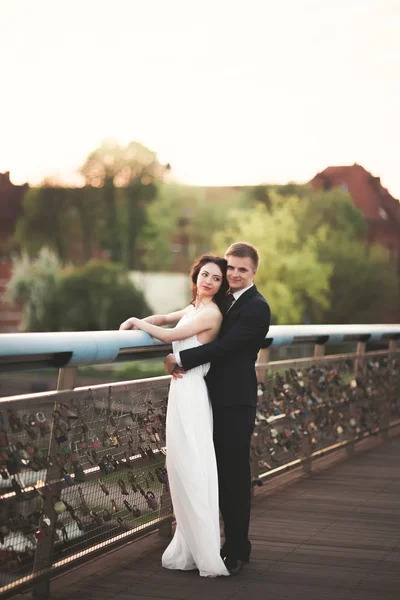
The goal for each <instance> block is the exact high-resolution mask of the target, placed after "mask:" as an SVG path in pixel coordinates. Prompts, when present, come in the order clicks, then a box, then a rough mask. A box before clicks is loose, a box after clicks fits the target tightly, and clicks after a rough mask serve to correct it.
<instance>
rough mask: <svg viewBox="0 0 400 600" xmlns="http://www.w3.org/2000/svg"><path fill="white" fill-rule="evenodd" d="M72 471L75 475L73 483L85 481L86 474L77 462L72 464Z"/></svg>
mask: <svg viewBox="0 0 400 600" xmlns="http://www.w3.org/2000/svg"><path fill="white" fill-rule="evenodd" d="M72 464H73V469H74V475H75V482H78V483H82V482H84V481H86V474H85V471H84V468H83V467H82V465H81V464H80V463H79V462H73V463H72Z"/></svg>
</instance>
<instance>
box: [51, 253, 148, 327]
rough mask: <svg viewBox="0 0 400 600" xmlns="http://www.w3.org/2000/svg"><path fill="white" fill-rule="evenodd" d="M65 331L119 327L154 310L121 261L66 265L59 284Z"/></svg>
mask: <svg viewBox="0 0 400 600" xmlns="http://www.w3.org/2000/svg"><path fill="white" fill-rule="evenodd" d="M58 297H59V301H60V314H61V315H62V319H60V323H59V327H60V330H63V331H97V330H105V329H106V330H109V329H118V328H119V326H120V324H121V323H122V321H125V320H126V319H127V318H128V317H130V316H132V315H135V316H137V317H141V318H142V317H145V316H146V315H148V314H149V313H150V312H151V309H150V307H149V306H148V304H147V303H146V300H145V298H144V296H143V294H142V292H140V291H138V290H137V289H136V288H135V286H134V285H133V283H132V282H131V281H130V279H129V274H128V272H127V271H126V270H125V269H124V268H123V267H122V265H117V264H112V263H104V262H100V261H90V262H88V263H87V264H86V265H85V266H83V267H81V268H78V269H77V268H71V269H67V270H66V271H65V272H64V274H63V277H62V278H61V281H60V285H59V287H58Z"/></svg>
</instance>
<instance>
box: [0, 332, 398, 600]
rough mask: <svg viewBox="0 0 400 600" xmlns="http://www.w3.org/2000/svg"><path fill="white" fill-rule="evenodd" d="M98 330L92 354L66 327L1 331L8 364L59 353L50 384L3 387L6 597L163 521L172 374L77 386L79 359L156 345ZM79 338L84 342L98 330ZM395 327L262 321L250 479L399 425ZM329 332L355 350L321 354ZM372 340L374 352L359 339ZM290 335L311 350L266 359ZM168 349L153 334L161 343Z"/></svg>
mask: <svg viewBox="0 0 400 600" xmlns="http://www.w3.org/2000/svg"><path fill="white" fill-rule="evenodd" d="M357 327H358V329H357ZM368 331H369V333H368ZM94 333H95V334H97V333H100V334H101V333H106V334H107V336H103V337H104V340H106V339H109V340H110V339H112V340H113V341H112V344H111V350H109V351H106V350H105V347H104V348H103V350H101V349H99V351H98V356H97V358H96V357H94V356H93V353H92V354H91V355H90V356H89V355H88V354H87V353H86V355H85V353H84V352H82V353H81V354H79V352H76V351H75V350H76V347H75V346H74V344H76V339H77V338H76V335H75V334H71V340H68V335H69V334H65V335H64V336H63V338H64V339H63V340H62V344H61V345H60V340H58V339H55V338H53V337H52V336H53V334H15V335H14V334H11V335H1V336H0V351H1V354H0V369H1V370H2V371H3V373H4V372H6V371H7V369H11V370H13V371H15V370H16V369H18V368H25V369H26V367H27V365H29V367H30V368H31V369H34V368H39V367H41V366H43V362H45V363H46V365H47V366H49V364H51V362H52V361H54V360H57V361H58V363H59V364H60V360H61V359H60V356H63V357H64V359H63V360H64V362H63V363H62V366H61V367H60V369H59V383H58V389H57V390H54V391H48V392H43V393H36V394H27V395H21V396H11V397H3V398H1V399H0V594H2V595H4V596H7V595H10V594H13V593H15V592H16V591H17V590H21V589H23V588H25V587H30V588H32V589H33V593H34V596H35V595H36V597H37V596H39V595H41V596H43V597H45V596H46V595H47V594H48V591H49V581H50V579H51V577H53V576H54V575H55V574H56V573H57V572H60V570H65V569H68V568H71V567H72V566H74V565H76V564H77V562H78V561H82V560H86V559H88V558H90V557H93V556H95V555H96V554H97V553H100V552H105V551H107V550H109V549H111V548H113V547H115V546H116V545H118V544H122V543H124V542H126V541H128V540H133V539H135V538H137V537H141V536H143V535H146V534H148V533H150V532H152V531H154V530H159V531H160V533H163V534H165V535H168V534H169V533H170V530H171V523H172V521H173V507H172V503H171V498H170V494H169V488H168V473H167V469H166V463H165V460H166V454H167V451H168V449H167V447H166V414H167V404H168V390H169V382H170V378H169V377H168V376H164V377H157V378H150V379H143V380H137V381H123V382H118V383H112V384H102V385H92V386H90V387H88V386H86V387H79V388H74V382H75V376H76V369H77V365H78V364H96V363H101V362H104V361H105V360H106V358H105V357H107V360H108V361H109V360H110V356H111V355H112V354H113V353H114V355H115V356H114V358H113V360H121V358H126V359H129V360H132V358H133V357H135V356H140V357H141V358H143V357H146V356H150V355H151V356H153V355H154V354H151V353H149V350H148V349H149V347H150V348H153V346H154V341H153V340H151V338H150V337H149V336H147V334H146V335H145V337H143V335H141V332H129V333H128V334H126V332H124V335H123V336H122V337H123V340H124V342H123V343H124V344H125V347H124V348H123V350H121V339H122V338H121V337H119V335H118V334H119V333H121V332H94ZM111 334H113V335H111ZM137 334H139V335H137ZM18 335H20V338H18ZM29 335H32V336H34V338H35V339H34V340H33V338H29ZM54 335H59V334H54ZM27 336H28V338H27ZM41 336H43V339H42V342H41V341H40V339H41ZM88 336H89V337H90V344H91V343H92V339H93V332H91V333H88ZM399 336H400V327H398V326H354V328H353V329H352V331H350V330H349V326H346V327H343V328H341V327H340V326H331V327H330V328H329V331H328V329H327V328H326V326H324V327H321V328H320V329H318V328H317V326H313V327H312V329H310V327H304V328H303V329H302V328H301V326H296V327H294V328H292V331H291V332H290V328H289V326H287V327H285V328H283V329H282V328H277V327H276V328H271V331H270V334H269V336H268V337H267V338H266V342H265V349H263V350H261V351H260V355H259V361H258V364H257V376H258V382H259V384H258V403H257V412H256V423H255V429H254V433H253V439H252V447H251V468H252V480H253V481H252V483H253V487H254V490H255V491H256V490H257V488H258V486H262V485H266V484H267V483H268V481H269V480H270V479H271V478H273V477H274V476H276V475H279V474H280V473H282V472H285V471H288V470H289V469H294V468H301V469H304V470H305V471H306V472H307V471H310V470H311V469H312V463H313V461H314V460H316V459H317V458H318V457H320V456H321V455H325V454H327V453H331V452H335V451H338V450H342V449H343V448H346V449H348V451H349V453H351V452H352V451H353V450H354V448H355V447H356V446H357V444H358V443H359V442H360V441H362V440H364V439H365V438H368V437H370V436H379V437H382V438H384V437H385V436H386V435H387V434H388V432H389V430H390V429H393V430H394V429H395V428H396V427H397V426H398V425H399V424H400V365H399V361H400V352H399V350H397V348H396V340H397V339H398V337H399ZM84 337H85V334H84V333H82V334H80V341H82V340H84ZM100 337H101V336H100ZM329 337H330V339H331V343H335V344H338V343H341V344H344V343H346V342H351V343H352V346H351V349H353V348H354V345H355V344H357V351H356V352H348V353H345V354H330V355H324V345H326V344H329ZM346 337H347V339H346ZM7 338H8V339H9V343H8V345H7ZM18 339H19V340H20V342H19V344H17V340H18ZM27 339H28V340H29V343H27V342H26V340H27ZM369 340H370V341H372V342H373V343H375V344H379V350H377V349H374V350H373V351H367V349H368V348H367V346H366V344H367V342H368V341H369ZM41 343H42V345H41ZM79 343H80V342H79ZM85 343H86V344H87V343H89V342H85ZM24 344H25V346H24ZM146 344H147V345H146ZM290 344H291V345H296V344H297V345H302V344H307V347H310V344H314V345H315V346H314V348H315V351H314V356H312V357H306V358H298V359H295V360H282V361H273V362H269V361H268V358H269V356H268V354H269V352H270V351H269V349H268V348H270V347H271V345H272V346H273V345H276V346H279V345H280V346H287V345H290ZM100 345H101V344H100ZM342 348H343V346H342ZM376 348H378V346H376ZM167 350H168V347H166V346H162V345H159V349H158V350H157V351H159V352H161V353H163V354H165V353H166V352H167ZM54 357H56V358H54ZM67 357H69V358H67ZM74 357H75V358H74ZM91 361H93V362H91ZM71 362H73V363H74V364H71ZM184 451H185V449H184V448H182V452H184Z"/></svg>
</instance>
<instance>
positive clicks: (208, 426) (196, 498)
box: [162, 312, 229, 577]
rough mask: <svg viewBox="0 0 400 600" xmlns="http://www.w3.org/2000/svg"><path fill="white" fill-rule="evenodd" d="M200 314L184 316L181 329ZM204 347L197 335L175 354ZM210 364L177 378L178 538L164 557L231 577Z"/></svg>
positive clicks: (174, 493)
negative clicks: (224, 554) (224, 555)
mask: <svg viewBox="0 0 400 600" xmlns="http://www.w3.org/2000/svg"><path fill="white" fill-rule="evenodd" d="M193 314H194V312H191V313H188V314H186V315H184V317H183V318H182V319H181V320H180V321H179V323H178V325H177V327H179V325H180V324H181V323H183V322H184V321H186V320H187V319H190V318H191V316H192V315H193ZM195 346H201V344H200V342H199V341H198V339H197V337H196V336H192V337H190V338H187V339H186V340H181V341H179V342H174V343H173V350H174V352H179V351H180V350H186V349H187V348H193V347H195ZM209 367H210V365H209V363H208V364H205V365H201V366H199V367H196V368H194V369H191V370H190V371H188V372H187V373H186V374H185V375H184V376H183V378H182V379H177V380H174V379H172V380H171V387H170V391H169V397H168V409H167V461H166V466H167V470H168V479H169V484H170V490H171V497H172V503H173V507H174V513H175V517H176V523H177V526H176V530H175V535H174V537H173V539H172V541H171V543H170V544H169V546H168V548H167V549H166V550H165V552H164V554H163V556H162V566H163V567H165V568H167V569H180V570H184V571H186V570H191V569H198V570H199V572H200V575H201V576H202V577H217V576H218V575H229V571H228V570H227V569H226V567H225V565H224V562H223V560H222V559H221V557H220V528H219V508H218V476H217V465H216V460H215V452H214V444H213V434H212V431H213V417H212V409H211V404H210V400H209V397H208V390H207V386H206V383H205V381H204V377H205V375H206V374H207V372H208V369H209Z"/></svg>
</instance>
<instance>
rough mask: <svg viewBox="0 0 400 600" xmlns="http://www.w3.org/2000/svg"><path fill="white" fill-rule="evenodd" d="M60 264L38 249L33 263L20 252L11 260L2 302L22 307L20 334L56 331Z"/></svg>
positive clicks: (44, 250) (50, 254) (49, 252)
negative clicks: (11, 268) (10, 269)
mask: <svg viewBox="0 0 400 600" xmlns="http://www.w3.org/2000/svg"><path fill="white" fill-rule="evenodd" d="M60 276H61V263H60V261H59V259H58V257H57V256H56V254H54V252H52V251H51V250H49V249H48V248H42V249H41V250H40V252H39V255H38V257H37V259H36V260H34V261H32V260H30V258H29V256H28V254H26V253H24V254H23V255H22V257H21V258H19V259H17V260H15V261H14V266H13V273H12V276H11V279H10V281H9V282H8V284H7V288H6V293H5V299H6V301H9V302H10V303H12V304H19V305H20V306H22V315H23V318H22V324H21V329H22V330H23V331H57V330H58V322H59V311H58V302H57V289H58V285H59V281H60Z"/></svg>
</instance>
